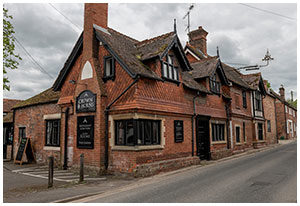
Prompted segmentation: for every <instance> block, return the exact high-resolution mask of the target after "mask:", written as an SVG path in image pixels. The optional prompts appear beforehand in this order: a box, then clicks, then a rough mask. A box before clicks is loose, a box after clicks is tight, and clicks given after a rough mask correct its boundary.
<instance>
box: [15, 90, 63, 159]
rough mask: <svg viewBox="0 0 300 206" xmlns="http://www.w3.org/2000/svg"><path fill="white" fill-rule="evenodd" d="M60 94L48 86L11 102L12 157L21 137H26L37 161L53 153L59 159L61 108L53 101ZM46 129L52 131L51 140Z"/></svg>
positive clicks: (55, 100)
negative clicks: (38, 92) (36, 93)
mask: <svg viewBox="0 0 300 206" xmlns="http://www.w3.org/2000/svg"><path fill="white" fill-rule="evenodd" d="M59 95H60V93H59V92H53V90H52V89H51V88H50V89H47V90H45V91H43V92H41V93H40V94H38V95H35V96H34V97H31V98H29V99H27V100H24V101H22V102H19V103H18V104H16V105H15V106H14V108H13V109H14V112H15V118H14V157H15V155H16V153H17V149H18V143H19V140H20V138H22V137H29V138H31V144H32V146H33V150H34V154H35V158H36V161H37V162H38V163H45V162H46V161H47V158H48V156H50V155H53V156H54V157H55V160H56V162H59V161H60V150H59V143H60V141H59V139H58V137H59V133H60V131H59V128H60V118H61V110H60V108H59V106H58V105H57V104H56V103H57V101H58V98H59ZM47 131H49V132H47ZM47 133H48V134H50V133H53V134H52V136H53V138H52V141H51V142H49V141H50V138H49V137H47V135H46V134H47ZM55 138H56V140H55ZM53 145H56V146H57V147H54V146H53Z"/></svg>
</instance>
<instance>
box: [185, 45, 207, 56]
mask: <svg viewBox="0 0 300 206" xmlns="http://www.w3.org/2000/svg"><path fill="white" fill-rule="evenodd" d="M185 47H186V48H188V49H189V50H191V51H192V52H193V53H194V54H195V55H196V56H197V57H198V58H199V59H204V58H206V56H205V55H204V54H203V53H202V51H201V50H200V49H198V48H196V47H194V46H192V45H190V44H189V43H187V44H186V45H185ZM184 50H185V49H184Z"/></svg>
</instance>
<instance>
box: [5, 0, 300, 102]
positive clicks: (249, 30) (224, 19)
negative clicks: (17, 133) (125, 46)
mask: <svg viewBox="0 0 300 206" xmlns="http://www.w3.org/2000/svg"><path fill="white" fill-rule="evenodd" d="M53 5H54V6H55V7H56V8H57V9H58V10H59V11H60V12H62V13H63V14H64V15H65V16H67V17H68V19H70V20H71V21H72V23H70V22H69V21H68V20H67V19H65V18H64V17H63V16H62V15H61V14H59V13H58V12H57V11H56V10H55V9H54V8H52V7H51V5H50V4H5V7H6V8H8V9H9V14H11V15H13V17H14V19H13V20H12V23H13V25H14V26H15V31H16V36H17V38H18V39H19V40H20V42H21V43H22V44H23V45H24V46H25V47H26V49H27V50H28V51H29V52H30V54H31V55H32V56H33V57H34V58H35V59H36V60H37V61H38V62H39V64H40V65H42V67H43V68H45V69H46V70H47V72H48V73H49V74H50V75H51V76H53V77H54V78H52V79H51V78H49V77H48V76H47V75H46V74H45V73H44V72H41V71H40V70H39V69H38V67H37V66H36V65H34V63H32V62H31V61H30V60H29V58H28V57H27V56H26V54H25V53H24V51H22V49H21V48H19V47H17V52H18V53H20V54H21V56H22V57H23V61H22V62H21V63H20V66H19V69H18V70H14V71H9V72H8V77H9V79H10V81H11V91H10V92H4V97H9V98H17V99H25V98H29V97H31V96H33V95H35V94H37V93H40V92H41V91H43V90H45V89H47V88H49V87H51V86H52V84H53V82H54V80H55V78H56V77H57V75H58V73H59V71H60V69H61V68H62V67H63V65H64V62H65V61H66V59H67V57H68V55H69V54H70V52H71V50H72V48H73V46H74V44H75V42H76V40H77V38H78V37H79V35H80V33H81V31H80V30H79V29H78V28H77V26H78V27H81V28H82V27H83V8H84V5H83V4H53ZM251 5H252V6H255V7H259V8H261V9H265V10H269V11H272V12H276V13H280V14H282V15H285V16H289V17H292V18H296V15H297V8H296V7H297V5H296V4H251ZM188 8H189V4H182V3H180V4H178V3H176V4H175V3H174V4H115V3H113V4H109V16H108V21H109V22H108V24H109V26H110V27H112V28H114V29H115V30H117V31H119V32H121V33H124V34H126V35H128V36H130V37H132V38H135V39H137V40H143V39H148V38H153V37H155V36H158V35H161V34H163V33H167V32H170V31H172V30H173V20H174V19H175V18H176V20H177V32H178V35H179V38H180V40H181V43H182V44H183V46H184V45H185V42H186V41H187V40H188V38H187V32H186V31H185V29H186V26H187V18H185V19H183V16H184V15H185V14H186V12H187V11H188ZM73 23H74V24H75V25H77V26H74V25H73ZM198 26H203V28H204V29H205V30H206V31H208V32H209V34H208V36H207V43H208V45H207V47H208V53H209V54H210V55H216V46H219V49H220V56H221V60H222V61H224V62H231V63H240V64H246V65H249V64H265V62H262V61H261V59H262V58H263V57H264V55H265V53H266V50H267V49H269V50H270V52H271V55H272V57H274V61H272V62H271V63H270V65H269V66H268V67H265V68H263V69H261V72H262V74H263V77H264V78H265V79H268V80H269V82H270V83H271V85H272V87H273V89H274V90H275V91H278V88H279V87H280V84H283V85H284V86H285V88H286V94H287V96H288V97H289V94H290V90H293V91H294V94H295V95H296V94H297V93H296V87H297V78H296V73H297V47H296V45H297V27H296V26H297V25H296V21H292V20H289V19H286V18H284V17H280V16H276V15H273V14H270V13H266V12H262V11H258V10H254V9H251V8H248V7H246V6H243V5H241V4H196V5H195V7H194V9H193V10H192V11H191V30H194V29H197V28H198ZM234 66H237V67H238V66H241V65H234Z"/></svg>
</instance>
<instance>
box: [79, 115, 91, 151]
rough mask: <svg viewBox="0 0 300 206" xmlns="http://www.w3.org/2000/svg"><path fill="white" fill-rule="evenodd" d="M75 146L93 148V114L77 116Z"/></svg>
mask: <svg viewBox="0 0 300 206" xmlns="http://www.w3.org/2000/svg"><path fill="white" fill-rule="evenodd" d="M77 148H79V149H94V116H81V117H80V116H79V117H77Z"/></svg>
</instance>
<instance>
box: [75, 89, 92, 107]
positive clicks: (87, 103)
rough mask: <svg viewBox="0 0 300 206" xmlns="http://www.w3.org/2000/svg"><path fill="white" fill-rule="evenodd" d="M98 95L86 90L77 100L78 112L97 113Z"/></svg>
mask: <svg viewBox="0 0 300 206" xmlns="http://www.w3.org/2000/svg"><path fill="white" fill-rule="evenodd" d="M95 111H96V94H93V93H92V92H91V91H89V90H85V91H83V92H81V93H80V94H79V96H78V97H77V98H76V112H95Z"/></svg>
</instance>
